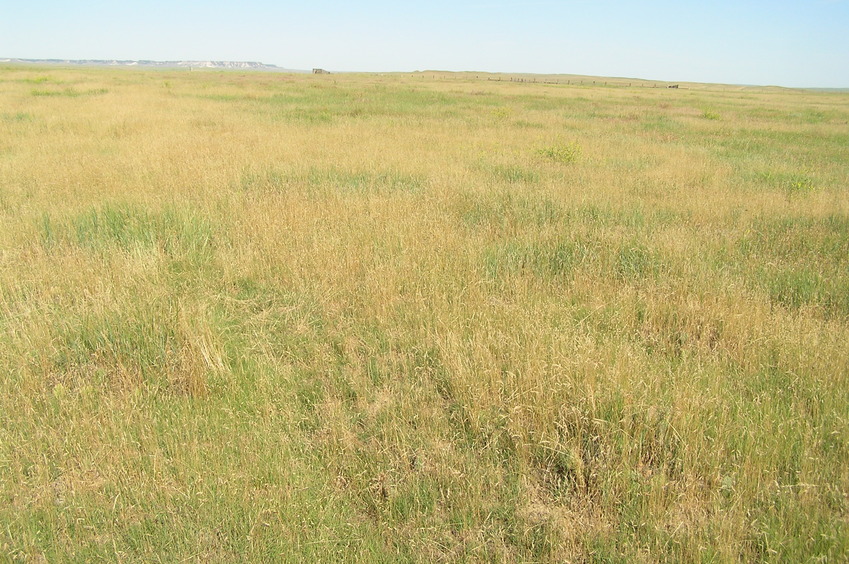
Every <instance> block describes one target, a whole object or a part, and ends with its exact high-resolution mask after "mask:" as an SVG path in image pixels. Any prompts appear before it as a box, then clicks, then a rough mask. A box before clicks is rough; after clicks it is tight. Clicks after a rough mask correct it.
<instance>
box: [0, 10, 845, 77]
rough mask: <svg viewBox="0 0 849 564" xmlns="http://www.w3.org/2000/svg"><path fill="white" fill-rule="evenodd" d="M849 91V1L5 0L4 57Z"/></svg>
mask: <svg viewBox="0 0 849 564" xmlns="http://www.w3.org/2000/svg"><path fill="white" fill-rule="evenodd" d="M3 57H14V58H54V59H154V60H231V61H261V62H265V63H271V64H276V65H278V66H281V67H286V68H293V69H310V68H312V67H322V68H326V69H331V70H338V71H413V70H425V69H440V70H477V71H495V72H533V73H570V74H590V75H598V76H625V77H633V78H648V79H657V80H671V81H682V82H683V81H698V82H723V83H735V84H761V85H770V84H774V85H780V86H816V87H849V0H795V1H791V0H775V1H764V0H712V1H711V0H704V1H698V2H696V1H690V0H682V1H677V2H675V1H671V0H647V1H644V2H631V1H624V0H594V1H593V0H560V1H558V0H550V1H546V0H537V1H535V0H530V1H527V2H520V1H516V0H432V1H429V2H427V1H422V2H399V1H396V2H389V1H385V0H363V1H361V2H338V1H334V0H314V1H312V2H286V1H283V2H272V1H268V0H240V1H238V2H235V1H222V0H212V1H204V2H202V1H180V0H174V1H164V0H149V1H144V2H142V1H137V0H130V1H124V2H122V1H120V0H110V1H105V0H101V1H90V2H71V1H66V0H47V1H42V2H39V1H38V0H31V1H30V0H0V58H3Z"/></svg>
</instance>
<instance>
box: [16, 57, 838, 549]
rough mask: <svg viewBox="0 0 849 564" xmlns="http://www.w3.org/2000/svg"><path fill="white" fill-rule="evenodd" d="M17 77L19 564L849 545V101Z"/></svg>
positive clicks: (695, 89) (274, 79)
mask: <svg viewBox="0 0 849 564" xmlns="http://www.w3.org/2000/svg"><path fill="white" fill-rule="evenodd" d="M488 78H492V77H486V76H478V75H442V74H423V75H386V76H377V75H329V76H306V75H284V74H259V73H258V74H239V73H220V72H176V71H175V72H161V71H157V72H139V71H128V70H122V71H114V70H112V71H107V70H97V69H82V70H80V69H60V68H44V67H41V68H27V67H19V66H7V67H2V68H0V560H3V559H4V558H5V559H10V560H12V561H18V560H20V561H35V562H38V561H49V562H63V561H100V560H105V561H122V562H123V561H162V562H177V561H212V562H231V561H236V560H250V561H269V562H271V561H292V562H302V561H326V562H330V561H352V562H353V561H357V562H396V561H400V562H403V561H409V562H455V561H466V562H476V561H507V562H557V561H574V562H656V561H670V562H734V561H766V562H814V561H828V562H836V561H841V560H845V559H847V558H849V180H847V179H849V149H847V148H849V94H845V93H843V94H841V93H820V92H804V91H788V90H778V89H755V88H732V87H719V86H715V87H711V86H703V85H682V87H681V89H678V90H667V89H665V88H650V87H646V86H648V84H646V83H640V84H639V85H637V83H634V85H632V86H630V87H629V86H627V85H626V84H625V83H624V82H623V81H619V82H615V81H611V82H610V84H608V85H607V86H603V85H601V84H596V85H591V84H589V83H584V84H579V85H575V84H569V85H563V84H542V83H537V84H534V83H528V82H525V83H514V82H506V81H502V82H497V81H493V80H489V79H488Z"/></svg>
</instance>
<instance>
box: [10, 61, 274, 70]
mask: <svg viewBox="0 0 849 564" xmlns="http://www.w3.org/2000/svg"><path fill="white" fill-rule="evenodd" d="M0 63H27V64H51V65H85V66H97V67H116V66H118V67H159V68H203V69H243V70H284V69H282V68H280V67H278V66H276V65H267V64H265V63H257V62H253V61H148V60H141V61H127V60H100V59H0Z"/></svg>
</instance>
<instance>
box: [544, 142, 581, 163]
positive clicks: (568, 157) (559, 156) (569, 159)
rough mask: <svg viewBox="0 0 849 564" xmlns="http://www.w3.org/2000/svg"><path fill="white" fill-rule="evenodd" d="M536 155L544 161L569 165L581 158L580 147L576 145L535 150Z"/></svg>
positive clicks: (552, 146) (569, 144)
mask: <svg viewBox="0 0 849 564" xmlns="http://www.w3.org/2000/svg"><path fill="white" fill-rule="evenodd" d="M537 154H538V155H539V156H541V157H543V158H545V159H548V160H550V161H554V162H556V163H560V164H571V163H574V162H575V161H577V160H578V158H579V157H580V156H581V147H580V145H578V144H577V143H568V144H565V145H551V146H549V147H543V148H541V149H537Z"/></svg>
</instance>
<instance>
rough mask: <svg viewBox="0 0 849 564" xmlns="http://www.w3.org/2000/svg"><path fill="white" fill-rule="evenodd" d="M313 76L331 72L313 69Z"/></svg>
mask: <svg viewBox="0 0 849 564" xmlns="http://www.w3.org/2000/svg"><path fill="white" fill-rule="evenodd" d="M312 73H313V74H330V71H326V70H324V69H312Z"/></svg>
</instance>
